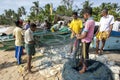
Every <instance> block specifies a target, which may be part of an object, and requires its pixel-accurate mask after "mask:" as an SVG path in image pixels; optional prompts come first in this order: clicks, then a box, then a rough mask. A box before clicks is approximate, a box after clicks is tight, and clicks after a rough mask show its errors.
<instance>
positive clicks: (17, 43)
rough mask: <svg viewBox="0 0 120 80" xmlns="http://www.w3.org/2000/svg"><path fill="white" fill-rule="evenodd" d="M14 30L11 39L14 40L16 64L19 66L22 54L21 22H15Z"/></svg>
mask: <svg viewBox="0 0 120 80" xmlns="http://www.w3.org/2000/svg"><path fill="white" fill-rule="evenodd" d="M15 24H16V28H15V29H14V30H13V37H14V38H15V57H16V58H17V61H18V64H21V55H22V54H23V41H24V40H23V30H22V24H23V22H22V21H21V20H17V21H16V22H15Z"/></svg>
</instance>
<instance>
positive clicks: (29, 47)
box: [25, 23, 36, 73]
mask: <svg viewBox="0 0 120 80" xmlns="http://www.w3.org/2000/svg"><path fill="white" fill-rule="evenodd" d="M35 30H36V24H34V23H31V24H30V28H28V29H27V30H26V31H25V50H26V53H27V70H28V72H29V73H31V59H32V55H34V54H35V46H34V45H35V41H34V38H33V32H34V31H35Z"/></svg>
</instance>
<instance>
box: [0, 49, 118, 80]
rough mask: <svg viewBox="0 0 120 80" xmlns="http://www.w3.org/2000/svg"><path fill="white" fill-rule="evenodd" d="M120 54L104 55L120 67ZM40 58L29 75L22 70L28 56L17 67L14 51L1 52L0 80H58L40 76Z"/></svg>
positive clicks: (116, 52) (33, 63)
mask: <svg viewBox="0 0 120 80" xmlns="http://www.w3.org/2000/svg"><path fill="white" fill-rule="evenodd" d="M92 52H93V51H92ZM92 52H91V53H92ZM119 53H120V51H105V52H104V55H107V56H108V59H109V60H112V61H115V62H117V65H119V66H120V54H119ZM38 56H41V55H40V54H39V55H35V56H34V58H33V61H32V65H33V68H32V71H33V73H32V74H28V73H27V72H26V71H25V70H22V69H25V67H26V55H23V56H22V61H23V64H21V65H17V63H16V59H15V57H14V50H12V51H0V80H56V79H55V77H50V78H45V77H44V76H42V75H40V73H39V71H40V69H39V67H38V66H36V64H39V59H37V58H38Z"/></svg>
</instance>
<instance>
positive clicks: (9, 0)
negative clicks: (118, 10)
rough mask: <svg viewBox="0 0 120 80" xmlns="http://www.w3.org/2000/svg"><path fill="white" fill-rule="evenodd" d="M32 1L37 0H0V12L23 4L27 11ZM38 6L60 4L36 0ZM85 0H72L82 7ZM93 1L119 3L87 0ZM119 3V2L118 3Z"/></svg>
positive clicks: (95, 4) (93, 0)
mask: <svg viewBox="0 0 120 80" xmlns="http://www.w3.org/2000/svg"><path fill="white" fill-rule="evenodd" d="M34 1H37V0H0V14H2V13H3V12H4V10H5V9H13V10H15V11H17V9H18V7H21V6H24V7H25V9H26V11H27V13H29V10H30V7H31V6H33V3H32V2H34ZM38 1H39V3H40V7H43V6H45V4H47V3H53V8H56V7H57V6H59V5H60V4H61V0H38ZM84 1H85V0H74V6H75V5H77V6H79V7H82V6H81V5H82V3H83V2H84ZM89 1H90V2H93V3H94V4H93V6H99V5H100V4H101V3H103V2H111V3H119V0H89ZM119 5H120V3H119Z"/></svg>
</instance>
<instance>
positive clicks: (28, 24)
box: [24, 20, 30, 30]
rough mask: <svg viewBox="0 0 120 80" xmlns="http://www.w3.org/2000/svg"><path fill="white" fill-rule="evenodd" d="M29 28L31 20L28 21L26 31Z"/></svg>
mask: <svg viewBox="0 0 120 80" xmlns="http://www.w3.org/2000/svg"><path fill="white" fill-rule="evenodd" d="M28 28H30V20H28V22H27V23H26V25H25V26H24V29H25V30H27V29H28Z"/></svg>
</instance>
